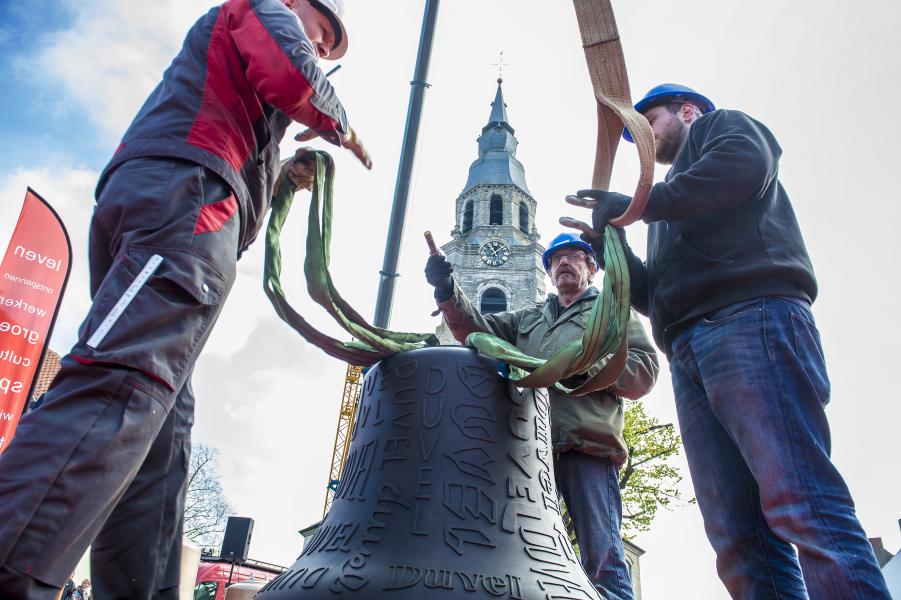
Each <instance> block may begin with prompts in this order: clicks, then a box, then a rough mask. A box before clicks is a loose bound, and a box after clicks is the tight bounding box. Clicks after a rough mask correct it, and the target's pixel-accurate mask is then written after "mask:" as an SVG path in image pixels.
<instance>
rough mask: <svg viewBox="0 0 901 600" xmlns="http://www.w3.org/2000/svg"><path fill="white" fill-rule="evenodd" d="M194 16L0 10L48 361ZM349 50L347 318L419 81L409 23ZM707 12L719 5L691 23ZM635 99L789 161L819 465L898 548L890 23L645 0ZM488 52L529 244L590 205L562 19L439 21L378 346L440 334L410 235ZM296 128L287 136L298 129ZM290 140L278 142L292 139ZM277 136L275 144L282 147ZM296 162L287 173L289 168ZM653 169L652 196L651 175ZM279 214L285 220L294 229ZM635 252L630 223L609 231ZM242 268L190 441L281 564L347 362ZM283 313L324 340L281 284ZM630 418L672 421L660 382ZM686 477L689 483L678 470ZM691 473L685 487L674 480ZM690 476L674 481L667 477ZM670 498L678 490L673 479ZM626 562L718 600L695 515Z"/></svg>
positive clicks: (458, 177) (357, 0)
mask: <svg viewBox="0 0 901 600" xmlns="http://www.w3.org/2000/svg"><path fill="white" fill-rule="evenodd" d="M212 4H213V3H212V2H209V1H206V0H160V1H158V2H118V1H115V0H82V1H75V0H54V1H52V2H51V1H50V0H29V2H27V3H26V2H12V1H9V0H2V1H0V57H2V58H0V77H2V82H3V93H2V94H0V136H2V137H0V139H2V144H0V240H6V239H8V237H9V234H10V233H11V229H12V226H13V224H14V223H15V220H16V217H17V215H18V210H19V208H20V203H21V199H22V197H23V196H24V192H25V188H26V186H29V185H30V186H32V187H33V188H35V189H36V190H37V191H38V192H39V193H40V194H42V195H43V196H44V197H45V198H46V199H47V200H48V201H49V202H50V203H51V204H53V206H54V207H55V208H56V209H57V210H58V211H59V212H60V214H61V215H62V216H63V218H64V220H65V222H66V223H67V225H68V228H69V231H70V234H71V236H72V238H73V245H74V249H75V258H74V272H73V277H72V279H71V283H70V287H69V290H68V292H67V294H66V298H65V301H64V305H63V309H62V313H61V316H60V320H59V322H58V325H57V330H56V332H55V335H54V338H53V340H52V346H53V347H54V348H55V349H56V350H58V351H63V352H64V351H65V350H66V349H67V348H68V347H69V346H70V345H71V343H72V342H73V339H74V332H75V330H76V328H77V326H78V323H79V321H80V319H81V318H82V316H83V315H84V313H85V310H86V308H87V307H88V305H89V300H88V295H87V265H86V260H87V256H86V246H87V244H86V232H87V223H88V219H89V216H90V212H91V206H92V197H93V194H92V190H93V185H94V183H95V181H96V177H97V174H98V172H99V170H100V169H102V167H103V165H104V164H105V162H106V160H107V159H108V158H109V156H110V154H111V153H112V151H113V149H114V148H115V147H116V145H117V144H118V138H119V136H120V135H121V134H122V132H123V131H124V129H125V128H126V127H127V125H128V123H129V121H130V120H131V118H132V116H133V115H134V113H135V112H136V110H137V109H138V107H139V106H140V104H141V102H142V101H143V99H144V97H145V96H146V95H147V93H148V92H149V91H150V90H151V89H152V88H153V86H154V85H155V84H156V82H157V80H158V79H159V77H160V75H161V73H162V71H163V70H164V69H165V67H166V66H167V64H168V63H169V61H170V60H171V58H172V57H173V56H174V54H175V53H176V52H177V50H178V47H179V44H180V42H181V39H182V37H183V36H184V33H185V32H186V31H187V29H188V27H189V26H190V24H191V23H192V22H193V21H194V20H195V19H196V18H197V17H198V16H199V15H200V14H202V13H203V12H204V11H205V10H206V9H207V8H209V6H211V5H212ZM347 4H348V5H349V9H350V15H351V16H350V21H349V29H350V33H351V47H350V52H349V54H348V56H347V57H346V60H344V61H343V69H342V70H341V71H340V72H339V73H338V74H336V75H335V76H334V83H335V85H336V86H337V88H338V91H339V94H340V96H341V98H342V100H343V102H344V103H345V105H346V106H347V109H348V114H349V116H350V120H351V123H352V124H353V125H354V126H355V127H356V128H357V130H358V131H359V132H360V134H361V135H362V136H363V137H364V139H365V141H366V142H367V145H368V146H369V148H370V150H371V151H372V155H373V157H374V160H375V168H374V170H373V171H372V172H371V173H368V172H365V171H364V170H363V169H362V168H361V167H359V166H358V165H357V164H356V163H355V162H354V160H353V159H352V158H351V157H349V156H344V155H343V153H342V154H341V155H339V156H338V157H337V159H338V169H339V171H338V181H337V199H336V203H337V209H336V216H335V219H336V231H335V236H334V249H333V252H334V259H333V262H332V265H333V274H334V277H335V280H336V284H337V285H338V286H339V288H340V289H341V290H342V292H343V293H344V294H345V296H346V297H347V298H348V299H349V301H350V302H351V303H352V304H353V305H354V306H356V307H357V308H358V309H359V310H360V312H361V313H363V314H370V313H371V310H372V307H373V306H374V298H375V293H376V287H377V281H378V279H377V273H378V270H379V268H380V267H381V259H382V254H383V249H384V235H385V231H386V229H387V219H388V213H389V207H390V203H391V197H392V194H393V189H394V178H395V174H396V169H397V160H398V154H399V149H400V143H401V137H402V134H403V128H404V118H405V114H406V108H407V98H408V93H409V81H410V79H411V76H412V73H413V62H414V60H415V53H416V45H417V42H418V36H419V25H420V20H421V17H422V8H423V4H424V3H423V2H422V0H365V1H363V0H348V2H347ZM711 6H714V7H715V8H712V9H711ZM614 7H615V9H616V11H617V18H618V23H619V29H620V33H621V36H622V39H623V45H624V47H625V52H626V57H627V63H628V67H629V73H630V78H631V82H632V89H633V95H635V96H638V95H640V94H642V93H644V91H645V90H646V89H648V88H649V87H651V86H652V85H655V84H657V83H660V82H663V81H676V82H682V83H685V84H688V85H691V86H693V87H695V88H696V89H699V90H701V91H703V92H705V93H706V94H707V95H708V96H710V97H711V98H712V99H713V100H714V101H715V102H716V104H717V105H718V106H722V107H727V108H736V109H741V110H744V111H745V112H748V113H750V114H751V115H753V116H755V117H756V118H758V119H760V120H762V121H763V122H764V123H766V124H768V125H769V126H770V128H771V129H772V130H773V132H774V133H775V134H776V136H777V137H778V139H779V140H780V142H781V144H782V147H783V149H784V155H783V157H782V161H781V177H782V181H783V183H784V185H785V187H786V188H787V190H788V192H789V194H790V196H791V198H792V201H793V202H794V205H795V209H796V211H797V213H798V217H799V220H800V222H801V227H802V230H803V233H804V236H805V239H806V241H807V244H808V248H809V251H810V254H811V256H812V258H813V262H814V266H815V268H816V271H817V275H818V278H819V282H820V298H819V300H818V301H817V302H816V304H815V306H814V313H815V315H816V318H817V320H818V323H819V326H820V329H821V331H822V336H823V341H824V345H825V349H826V355H827V361H828V364H829V369H830V375H831V378H832V384H833V401H832V403H831V404H830V406H829V409H828V412H829V416H830V419H831V424H832V433H833V455H834V459H835V462H836V463H837V464H838V466H839V468H840V469H841V470H842V472H843V473H844V475H845V477H846V478H847V481H848V484H849V485H850V487H851V490H852V493H853V494H854V496H855V499H856V501H857V505H858V513H859V515H860V518H861V521H862V522H863V525H864V527H865V528H866V530H867V533H868V535H870V536H882V537H883V538H884V539H885V541H886V545H887V547H888V548H889V549H890V550H892V551H894V550H897V549H898V548H899V546H901V533H899V529H898V523H897V519H898V518H899V517H901V483H899V467H898V462H897V459H898V452H897V449H898V423H899V422H901V402H899V401H901V398H899V394H898V391H897V382H898V376H897V370H898V353H897V349H896V346H895V341H896V340H897V339H899V337H901V326H899V323H898V317H897V314H896V308H893V307H896V306H897V305H896V304H895V302H897V295H898V293H899V291H901V290H899V286H898V284H897V273H898V261H899V259H901V252H899V241H898V235H897V223H898V222H899V217H901V208H899V206H901V204H899V197H898V192H897V184H896V183H895V180H894V174H895V170H894V169H896V168H898V162H899V161H898V158H899V156H898V152H897V141H898V139H899V138H901V126H899V122H901V120H899V119H898V117H897V115H895V111H896V110H897V107H898V101H897V99H898V98H899V97H901V83H899V81H901V77H899V75H901V74H899V68H898V57H899V56H901V42H899V37H898V35H897V31H898V30H899V29H901V8H899V5H898V3H897V1H896V0H865V1H863V2H844V1H839V0H817V1H814V0H795V1H793V2H785V1H784V0H758V1H757V2H747V1H746V0H741V1H740V0H720V1H719V2H717V3H714V4H711V3H709V2H700V1H699V0H684V1H683V2H678V3H677V2H671V1H666V0H645V1H644V2H626V1H624V0H619V1H616V2H615V3H614ZM501 50H503V51H504V60H505V62H507V63H509V66H507V67H505V69H504V79H505V83H504V89H505V95H506V100H507V104H508V113H509V117H510V120H511V123H512V125H513V127H514V128H515V129H516V135H517V137H518V139H519V141H520V149H519V154H518V157H519V158H520V160H522V162H523V163H524V165H525V167H526V174H527V180H528V183H529V186H530V188H531V190H532V192H533V193H534V194H535V196H536V198H537V200H538V207H539V208H538V219H537V223H538V227H539V231H540V232H541V233H542V235H543V239H544V240H545V241H546V240H548V239H550V238H551V237H553V236H554V235H555V234H556V232H557V230H558V229H559V226H557V225H556V219H557V217H559V216H560V215H562V214H573V209H571V208H569V207H568V206H567V205H566V204H565V203H564V202H563V196H564V195H565V194H567V193H571V192H572V191H574V190H576V189H579V188H582V187H586V186H587V185H588V182H589V181H590V175H591V169H592V164H593V155H594V135H595V134H594V131H595V127H596V121H595V107H594V101H593V98H592V94H591V88H590V84H589V80H588V75H587V72H586V68H585V64H584V58H583V56H582V53H581V46H580V39H579V34H578V30H577V27H576V23H575V17H574V12H573V9H572V6H571V4H570V3H569V2H565V1H562V0H557V1H554V2H547V1H542V2H539V1H538V0H452V1H447V2H444V3H443V5H442V7H441V11H440V14H439V24H438V32H437V37H436V42H435V50H434V55H433V61H432V68H431V73H430V77H429V81H430V83H431V84H432V87H431V89H430V90H429V92H428V94H427V101H426V109H425V115H424V121H423V135H422V139H421V143H420V153H419V159H418V162H417V168H416V173H415V178H414V188H413V197H412V201H411V206H410V211H409V219H408V222H407V236H406V238H407V242H406V246H405V249H404V252H403V254H402V260H401V266H400V271H401V272H402V274H403V277H401V279H400V280H399V283H398V286H397V294H398V297H397V302H396V304H395V311H394V315H395V316H394V318H393V320H392V323H391V324H392V326H393V327H394V328H398V329H406V330H420V331H425V330H429V329H431V328H433V327H434V325H435V322H434V320H433V318H431V317H429V312H430V311H431V310H432V306H431V294H430V291H429V289H428V288H427V286H426V285H425V284H424V282H423V281H422V275H421V273H422V266H423V262H424V259H425V257H426V251H425V246H424V244H423V242H422V238H421V232H422V231H423V230H425V229H430V230H432V231H433V232H435V234H436V238H438V241H439V243H443V242H445V241H447V239H448V237H449V232H450V229H451V227H452V220H453V206H454V199H455V198H456V196H457V195H458V194H459V193H460V191H461V188H462V186H463V184H464V183H465V181H466V174H467V169H468V167H469V164H470V163H471V162H472V161H473V160H474V159H475V157H476V143H475V141H476V136H477V134H478V132H479V130H480V129H481V127H482V126H483V125H484V124H485V122H486V120H487V117H488V114H489V111H490V107H489V103H490V102H491V100H492V99H493V97H494V92H495V86H496V84H495V78H496V77H497V69H496V67H494V66H492V63H496V62H497V58H498V53H499V52H500V51H501ZM298 129H299V128H298ZM293 131H294V130H292V133H293ZM288 139H290V138H288ZM292 151H293V146H292V145H291V143H286V144H285V145H284V146H283V152H292ZM630 152H631V147H630V146H623V147H621V151H620V156H619V157H618V162H617V165H616V173H615V176H614V182H613V189H616V190H620V191H623V192H626V193H629V192H630V191H631V189H632V187H633V186H634V182H635V177H636V173H637V160H636V159H635V157H634V156H633V155H632V154H631V153H630ZM662 175H663V170H662V169H661V170H660V171H659V173H658V177H662ZM299 215H300V213H298V215H295V216H299ZM302 221H303V219H302V218H296V219H294V224H293V225H296V227H291V226H289V228H288V229H287V230H286V233H285V237H290V238H292V239H293V243H291V242H290V241H289V242H287V243H286V263H287V265H286V268H288V269H291V268H292V267H293V268H295V269H298V270H299V268H300V266H301V259H302V257H301V255H300V246H299V245H298V244H297V240H299V239H301V238H302V237H303V235H304V231H303V228H302V225H303V223H302ZM629 236H630V240H631V242H632V245H633V246H634V247H635V248H637V249H641V248H643V244H644V239H645V231H644V227H643V226H642V225H634V226H632V227H630V228H629ZM262 258H263V257H262V248H261V246H257V247H256V248H254V249H253V251H251V252H249V253H247V254H246V255H245V257H244V259H243V260H242V261H241V264H240V269H239V271H240V277H239V280H238V282H237V284H236V286H235V288H234V290H233V292H232V297H231V298H230V299H229V302H228V304H227V306H226V308H225V310H224V312H223V315H222V318H221V319H220V322H219V324H218V327H217V329H216V331H215V333H214V334H213V336H212V338H211V340H210V342H209V345H208V347H207V350H206V353H205V355H204V356H203V358H201V360H200V362H199V363H198V366H197V370H196V376H195V390H196V394H197V397H198V406H197V425H196V426H195V429H194V431H195V440H197V441H200V442H204V443H207V444H211V445H213V446H215V447H217V448H219V449H220V451H221V470H222V474H223V479H224V485H225V490H226V493H227V495H228V497H229V500H230V501H231V502H232V504H233V505H234V506H235V507H236V509H237V512H238V514H240V515H242V516H250V517H253V518H254V519H256V527H255V530H254V538H253V543H252V546H251V555H252V556H253V557H254V558H257V559H260V560H265V561H270V562H275V563H280V564H290V563H291V562H292V561H293V559H294V557H295V556H296V554H297V550H298V548H299V542H300V540H299V537H298V535H297V534H296V531H297V530H298V529H300V528H302V527H305V526H307V525H309V524H311V523H312V522H314V521H316V520H317V519H318V518H319V517H320V516H321V510H322V501H323V498H324V486H325V483H326V478H327V472H328V466H329V461H330V456H331V450H332V443H333V439H334V429H335V425H336V419H337V409H338V404H339V400H340V396H341V389H342V384H343V372H344V365H342V364H340V363H338V362H337V361H334V360H332V359H330V358H328V357H326V356H325V355H323V354H322V353H321V352H319V351H318V350H316V349H314V348H311V347H309V346H307V345H305V344H304V343H303V342H302V341H301V340H300V338H299V337H298V336H297V335H296V334H294V333H293V332H292V331H291V330H290V329H288V328H287V326H284V325H283V324H281V322H280V321H278V320H277V318H276V317H275V314H274V312H273V310H272V308H271V307H270V306H269V304H268V303H267V301H266V299H265V297H264V295H263V293H262V289H261V279H262ZM286 279H287V283H288V289H289V292H290V293H292V297H293V299H295V303H296V305H297V306H298V307H300V308H301V310H302V312H304V313H305V314H308V315H309V316H310V318H311V320H313V321H314V322H315V323H317V324H319V325H321V326H322V327H323V328H324V329H326V330H328V331H331V332H333V333H334V334H336V335H338V332H337V330H336V328H335V327H334V326H333V325H332V324H331V323H329V322H328V321H327V319H326V318H324V317H323V316H322V315H321V313H320V312H319V311H317V310H316V308H315V306H311V305H310V303H309V302H305V301H304V299H303V297H304V289H303V285H302V283H301V280H300V278H299V277H298V276H297V275H295V276H293V277H290V276H289V277H287V278H286ZM662 374H663V377H662V379H661V381H660V382H659V384H658V386H657V388H656V389H655V390H654V391H653V392H652V393H651V394H650V395H649V396H648V397H647V398H646V406H647V410H648V411H649V412H650V413H652V414H653V415H655V416H657V417H658V418H660V419H661V420H662V421H665V422H670V421H675V411H674V409H673V398H672V391H671V387H670V384H669V381H668V373H667V370H666V369H664V370H663V372H662ZM680 464H682V465H683V468H684V463H682V462H681V461H680ZM686 471H687V469H686ZM686 478H687V472H686ZM686 486H687V487H686V492H687V493H688V494H690V493H691V492H690V482H688V480H687V479H686ZM636 541H637V543H638V544H639V545H640V546H642V547H643V548H644V549H645V550H646V551H647V554H646V555H645V557H644V558H643V563H642V573H643V586H644V590H645V595H646V597H649V598H658V597H666V598H677V599H678V598H711V599H718V598H726V597H727V596H726V593H725V591H724V590H723V588H722V586H721V585H720V583H719V581H718V580H717V578H716V574H715V570H714V562H713V561H714V557H713V553H712V552H711V551H710V549H709V547H708V545H707V541H706V538H705V537H704V533H703V529H702V525H701V520H700V516H699V513H698V511H697V508H696V507H687V508H681V509H678V510H675V511H672V512H665V513H664V514H662V515H660V516H659V517H658V519H657V521H656V522H655V524H654V528H653V531H652V532H650V533H648V534H645V535H642V536H640V537H639V538H638V539H637V540H636Z"/></svg>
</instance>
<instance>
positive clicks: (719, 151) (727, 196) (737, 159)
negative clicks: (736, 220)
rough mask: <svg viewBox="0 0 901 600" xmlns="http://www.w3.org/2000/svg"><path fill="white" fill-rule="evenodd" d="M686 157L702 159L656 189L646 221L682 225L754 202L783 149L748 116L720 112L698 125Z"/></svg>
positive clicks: (701, 120) (692, 132) (691, 131)
mask: <svg viewBox="0 0 901 600" xmlns="http://www.w3.org/2000/svg"><path fill="white" fill-rule="evenodd" d="M686 144H688V145H690V148H684V149H683V150H682V152H686V151H689V150H694V151H695V152H696V153H697V154H698V155H699V158H698V160H696V161H695V162H694V163H693V164H692V165H691V166H689V167H688V169H686V170H685V171H683V172H681V173H678V174H676V175H674V176H673V177H672V178H671V179H670V180H669V181H665V182H660V183H657V184H655V185H654V187H653V188H652V189H651V195H650V197H649V199H648V206H647V208H646V209H645V212H644V215H643V216H642V219H643V220H644V221H645V222H646V223H651V222H653V221H682V220H686V219H691V218H694V217H698V216H703V215H708V214H711V213H715V212H721V211H728V210H730V209H732V208H734V207H736V206H739V205H740V204H742V203H744V202H746V201H749V200H753V199H755V198H757V197H759V196H760V194H761V193H762V192H763V191H764V190H765V189H766V188H767V186H769V184H770V182H771V181H772V180H773V178H775V177H776V174H777V168H778V161H779V155H780V153H781V149H780V148H779V145H778V144H777V143H776V140H775V139H774V138H773V135H772V133H770V132H769V130H767V129H766V127H764V126H763V125H762V124H760V123H758V122H756V121H754V120H753V119H751V118H750V117H748V116H747V115H745V114H744V113H741V112H739V111H731V110H718V111H716V112H714V113H711V114H709V115H705V116H704V117H702V118H701V119H699V120H698V121H696V122H695V123H694V124H693V125H692V127H691V130H690V132H689V137H688V140H687V141H686Z"/></svg>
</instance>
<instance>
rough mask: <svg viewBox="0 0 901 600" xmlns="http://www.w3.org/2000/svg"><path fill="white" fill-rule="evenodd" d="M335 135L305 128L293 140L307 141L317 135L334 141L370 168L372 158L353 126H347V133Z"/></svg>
mask: <svg viewBox="0 0 901 600" xmlns="http://www.w3.org/2000/svg"><path fill="white" fill-rule="evenodd" d="M335 135H336V134H335V132H334V131H329V132H323V131H316V130H315V129H307V130H306V131H301V132H300V133H298V134H297V135H296V136H294V140H295V141H298V142H309V141H310V140H313V139H316V138H318V137H324V138H327V140H328V141H330V142H332V143H336V144H338V145H339V146H341V147H342V148H347V149H348V150H350V151H351V152H353V154H354V156H356V157H357V158H358V159H359V160H360V162H361V163H363V166H364V167H366V168H367V169H371V168H372V158H371V157H370V156H369V152H368V151H367V150H366V147H365V146H363V142H362V140H360V136H358V135H357V132H356V131H355V130H354V128H353V127H348V128H347V133H345V134H337V139H335Z"/></svg>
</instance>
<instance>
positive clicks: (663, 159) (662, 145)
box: [655, 122, 683, 165]
mask: <svg viewBox="0 0 901 600" xmlns="http://www.w3.org/2000/svg"><path fill="white" fill-rule="evenodd" d="M682 128H683V125H682V123H679V122H674V123H673V124H672V126H671V127H670V128H668V129H667V130H666V131H664V132H663V133H661V134H660V135H659V136H658V137H657V139H656V140H655V142H656V146H657V162H658V163H660V164H661V165H671V164H673V162H675V160H676V156H677V155H678V154H679V150H680V149H681V147H682V135H683V134H682Z"/></svg>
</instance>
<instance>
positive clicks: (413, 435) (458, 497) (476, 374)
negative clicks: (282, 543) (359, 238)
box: [256, 347, 601, 600]
mask: <svg viewBox="0 0 901 600" xmlns="http://www.w3.org/2000/svg"><path fill="white" fill-rule="evenodd" d="M549 410H550V405H549V400H548V396H547V392H546V391H544V390H528V389H526V390H522V391H520V390H518V389H517V388H516V387H514V386H513V385H511V384H510V383H509V382H508V381H506V380H505V379H503V378H502V377H500V376H499V375H498V374H497V361H496V360H495V359H492V358H488V357H486V356H483V355H480V354H478V353H477V352H476V351H475V350H472V349H470V348H463V347H438V348H426V349H422V350H414V351H410V352H405V353H401V354H397V355H395V356H393V357H391V358H389V359H386V360H383V361H382V362H380V363H378V364H377V365H375V366H374V367H373V368H372V369H371V370H370V371H369V373H367V375H366V378H365V381H364V384H363V391H362V394H361V398H360V405H359V409H358V411H359V412H358V414H357V419H356V423H355V426H354V430H353V432H352V434H351V446H350V451H349V453H348V457H347V462H346V463H345V466H344V471H343V473H342V475H341V482H340V484H339V488H338V490H337V492H336V495H335V499H334V502H333V504H332V506H331V509H330V510H329V513H328V515H327V516H326V518H325V520H324V521H323V522H322V525H321V526H320V528H319V531H318V532H317V534H316V535H315V536H314V537H313V539H312V540H310V542H309V543H308V544H307V545H306V547H305V548H304V550H303V553H302V554H301V555H300V557H299V558H298V559H297V561H296V562H295V563H294V565H292V567H291V568H290V569H288V570H287V571H286V572H285V573H283V574H282V575H281V576H279V577H278V578H277V579H275V580H273V581H272V582H270V583H269V584H268V585H266V587H264V588H263V589H262V590H261V591H260V592H259V593H258V594H257V596H256V597H257V598H258V599H259V600H283V599H285V600H287V599H306V598H339V597H341V598H347V597H350V598H367V599H369V598H372V599H381V598H396V599H410V600H412V599H422V598H426V599H428V598H433V597H434V598H472V599H479V598H486V599H497V598H509V599H511V600H536V599H552V598H573V599H592V600H597V599H599V598H601V596H599V595H598V593H597V592H596V591H595V590H594V588H593V587H592V585H591V583H590V582H589V580H588V577H587V576H586V575H585V572H584V571H583V569H582V567H581V565H580V564H579V559H578V557H577V556H576V554H575V552H574V551H573V548H572V546H571V545H570V542H569V538H568V536H567V534H566V530H565V528H564V526H563V521H562V519H561V516H560V506H559V503H558V500H557V493H556V490H555V486H554V473H553V456H552V448H551V431H550V414H549Z"/></svg>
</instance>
